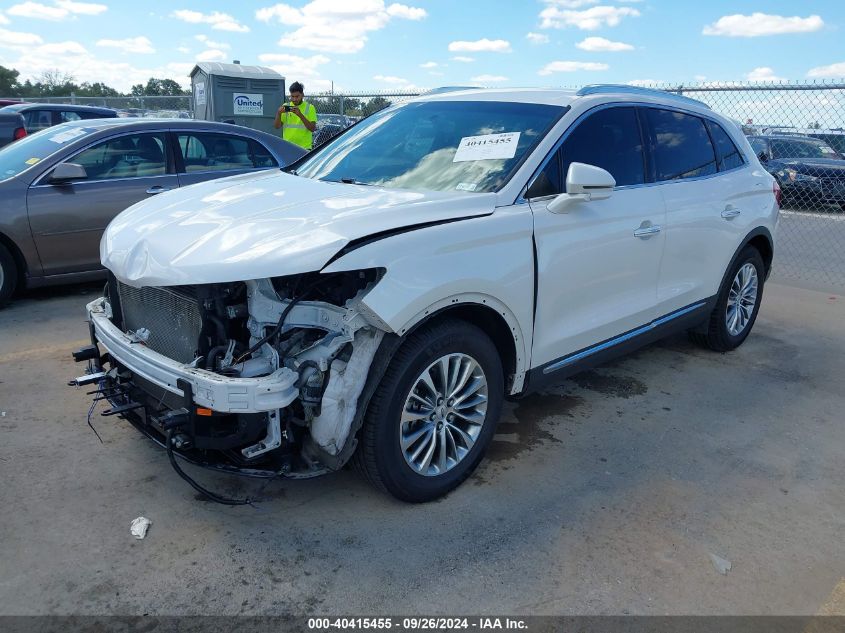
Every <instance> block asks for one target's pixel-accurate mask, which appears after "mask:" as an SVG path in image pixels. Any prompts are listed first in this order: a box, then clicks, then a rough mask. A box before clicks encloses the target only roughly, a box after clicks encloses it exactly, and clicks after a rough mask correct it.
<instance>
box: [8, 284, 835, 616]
mask: <svg viewBox="0 0 845 633" xmlns="http://www.w3.org/2000/svg"><path fill="white" fill-rule="evenodd" d="M99 289H100V285H99V284H94V285H84V286H71V287H66V288H60V289H49V290H40V291H32V292H29V293H27V294H25V295H24V296H23V297H21V298H19V299H18V300H17V301H16V302H15V303H14V304H13V305H11V306H10V307H8V308H6V309H4V310H2V311H0V481H2V487H0V508H1V509H0V568H2V570H3V573H2V575H0V615H9V614H123V615H128V614H200V613H206V614H240V613H243V614H347V615H354V614H360V615H376V614H394V615H395V614H443V615H451V614H456V613H461V614H485V613H486V614H489V613H501V614H523V615H527V614H628V613H631V614H815V613H819V612H826V613H842V614H845V581H844V580H843V578H844V577H845V547H843V536H845V488H843V485H842V483H843V481H845V460H843V458H842V455H843V449H845V424H843V421H844V420H845V416H844V415H843V411H845V389H843V384H845V383H843V369H845V362H843V358H845V297H842V296H836V295H831V294H828V293H821V292H815V291H811V290H803V289H798V288H792V287H787V286H782V285H775V284H769V285H768V286H767V288H766V295H765V297H764V300H763V306H762V309H761V312H760V317H759V320H758V322H757V325H756V327H755V330H754V332H753V333H752V335H751V337H750V338H749V339H748V341H747V342H746V344H745V345H744V346H743V347H742V348H741V349H740V350H738V351H736V352H734V353H730V354H725V355H721V354H714V353H710V352H706V351H703V350H700V349H699V348H697V347H695V346H694V345H692V344H691V343H689V342H688V341H687V339H686V338H685V337H676V338H672V339H669V340H666V341H664V342H662V343H659V344H657V345H653V346H651V347H649V348H646V349H644V350H642V351H640V352H638V353H636V354H635V355H633V356H629V357H627V358H625V359H624V360H621V361H618V362H616V363H613V364H611V365H607V366H604V367H601V368H599V369H596V370H594V371H591V372H587V373H584V374H581V375H579V376H576V377H574V378H573V379H571V380H569V381H567V382H566V383H564V384H563V385H562V386H560V387H559V388H556V389H553V390H549V391H546V392H544V393H541V394H538V395H534V396H531V397H529V398H527V399H524V400H522V401H520V402H517V403H508V404H507V405H506V410H505V414H504V418H503V419H502V422H501V425H500V427H499V433H498V435H497V436H496V438H495V441H494V443H493V446H492V448H491V450H490V453H489V455H488V457H487V459H486V460H485V462H483V464H482V466H481V468H480V469H479V470H478V471H477V472H476V474H475V475H474V476H473V477H472V478H471V479H469V480H468V481H467V482H466V483H465V484H464V485H463V486H462V487H461V488H459V489H458V490H457V491H455V492H454V493H452V494H450V495H449V496H448V497H446V498H445V499H443V500H441V501H439V502H436V503H431V504H426V505H407V504H403V503H400V502H397V501H394V500H392V499H390V498H388V497H386V496H384V495H382V494H380V493H378V492H376V491H375V490H373V489H371V488H370V487H368V486H367V484H365V483H364V482H363V481H362V480H361V479H360V478H359V477H358V476H357V475H356V474H355V473H354V472H353V471H342V472H339V473H336V474H333V475H331V476H327V477H324V478H321V479H315V480H310V481H299V482H294V481H272V482H269V483H266V484H263V483H260V482H255V481H250V480H242V479H238V478H233V477H231V476H223V475H217V474H211V473H206V472H203V471H198V470H197V469H195V468H190V467H188V468H190V472H191V473H193V474H195V475H196V476H197V478H198V479H200V480H201V481H203V482H204V483H205V484H207V485H208V486H210V487H212V488H213V489H216V490H220V491H223V492H226V493H229V494H247V493H248V494H250V495H252V496H260V497H261V498H262V499H263V501H262V502H260V503H259V504H258V506H257V507H255V508H253V507H237V508H231V507H223V506H219V505H216V504H213V503H208V502H205V501H204V500H202V499H201V498H197V494H196V493H195V492H194V491H193V490H192V489H191V488H190V487H188V486H187V484H185V483H184V482H183V481H182V480H180V479H179V478H178V477H177V476H176V474H175V473H174V472H173V470H172V469H171V467H170V465H169V464H168V462H167V458H166V456H165V454H164V452H163V450H161V449H160V448H158V447H156V446H155V445H153V444H152V443H151V442H150V441H149V440H147V439H145V438H144V437H142V436H141V435H140V434H139V433H138V432H136V431H135V430H134V429H133V428H132V427H130V426H129V425H128V424H127V423H126V422H122V421H120V420H115V419H113V418H101V417H99V416H98V415H97V414H96V413H95V415H94V416H93V423H94V425H95V426H96V428H97V430H98V431H99V433H100V435H101V437H102V438H103V442H104V443H102V444H101V443H100V442H99V441H98V440H97V438H96V437H95V436H94V434H93V433H92V431H91V430H90V429H89V428H88V426H87V425H86V415H87V412H88V408H89V405H90V397H89V396H86V395H85V389H74V388H70V387H67V386H66V382H67V380H68V379H69V378H72V377H74V376H76V375H79V374H80V373H82V368H81V367H80V366H78V365H75V364H74V363H73V362H72V360H71V358H70V352H71V350H72V349H75V347H77V346H79V345H81V344H84V343H85V338H86V333H87V330H86V325H85V323H84V316H83V308H84V304H85V303H86V301H89V300H91V299H92V298H93V297H95V296H97V294H98V293H99ZM262 487H263V488H262ZM141 515H143V516H146V517H148V518H150V519H151V520H152V522H153V524H152V527H151V528H150V531H149V533H148V535H147V537H146V539H145V540H143V541H138V540H135V539H134V538H133V537H132V536H131V535H130V533H129V523H130V521H131V520H132V519H134V518H135V517H138V516H141ZM714 557H715V558H714ZM728 566H729V567H730V569H727V567H728ZM720 569H721V571H724V572H725V573H724V574H723V573H721V572H720Z"/></svg>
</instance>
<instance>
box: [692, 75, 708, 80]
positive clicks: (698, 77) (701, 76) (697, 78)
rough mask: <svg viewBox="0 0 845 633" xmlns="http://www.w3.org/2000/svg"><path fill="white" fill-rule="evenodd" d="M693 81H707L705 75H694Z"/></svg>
mask: <svg viewBox="0 0 845 633" xmlns="http://www.w3.org/2000/svg"><path fill="white" fill-rule="evenodd" d="M693 79H695V80H696V81H705V80H706V79H707V75H695V77H693Z"/></svg>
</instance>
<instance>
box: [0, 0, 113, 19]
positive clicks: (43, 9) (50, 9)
mask: <svg viewBox="0 0 845 633" xmlns="http://www.w3.org/2000/svg"><path fill="white" fill-rule="evenodd" d="M55 4H56V6H49V5H46V4H41V3H40V2H21V3H20V4H15V5H13V6H11V7H9V8H8V9H7V10H6V13H8V14H9V15H14V16H17V17H21V18H32V19H35V20H52V21H54V22H60V21H61V20H64V19H66V18H68V17H74V16H75V15H77V14H78V15H99V14H100V13H103V12H105V11H108V7H107V6H106V5H104V4H94V3H91V2H72V1H71V0H55ZM5 23H6V24H8V21H7V22H5ZM0 24H3V22H2V21H0Z"/></svg>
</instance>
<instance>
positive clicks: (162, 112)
mask: <svg viewBox="0 0 845 633" xmlns="http://www.w3.org/2000/svg"><path fill="white" fill-rule="evenodd" d="M10 98H11V99H17V100H19V101H27V102H31V103H72V104H75V105H86V106H102V107H105V108H112V109H114V110H117V113H118V115H119V116H125V117H176V118H182V119H192V118H194V99H193V97H191V96H190V95H188V96H184V95H173V96H167V95H164V96H158V95H156V96H147V97H140V96H139V97H77V96H75V95H70V96H67V97H10Z"/></svg>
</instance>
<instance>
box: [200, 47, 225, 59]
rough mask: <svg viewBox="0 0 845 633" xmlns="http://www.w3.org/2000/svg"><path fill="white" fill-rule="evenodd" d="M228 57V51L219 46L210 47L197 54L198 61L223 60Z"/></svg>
mask: <svg viewBox="0 0 845 633" xmlns="http://www.w3.org/2000/svg"><path fill="white" fill-rule="evenodd" d="M226 58H227V55H226V53H224V52H223V51H221V50H219V49H217V48H209V49H208V50H205V51H203V52H201V53H199V54H198V55H197V61H198V62H223V61H226Z"/></svg>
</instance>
